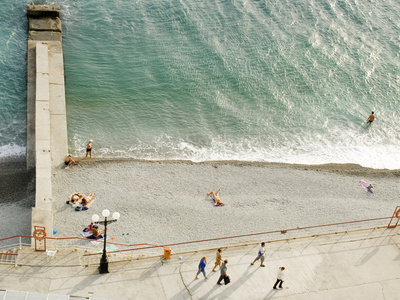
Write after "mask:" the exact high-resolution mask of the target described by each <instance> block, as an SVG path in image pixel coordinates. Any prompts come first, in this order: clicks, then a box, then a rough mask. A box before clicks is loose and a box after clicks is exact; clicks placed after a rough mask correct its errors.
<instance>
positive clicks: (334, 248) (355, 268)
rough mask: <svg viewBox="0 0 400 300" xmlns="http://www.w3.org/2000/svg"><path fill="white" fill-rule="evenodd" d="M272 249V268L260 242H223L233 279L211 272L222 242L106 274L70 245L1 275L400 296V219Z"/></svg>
mask: <svg viewBox="0 0 400 300" xmlns="http://www.w3.org/2000/svg"><path fill="white" fill-rule="evenodd" d="M215 246H216V247H218V245H215ZM266 249H267V254H266V260H265V265H266V267H265V268H261V267H259V262H256V264H255V265H254V266H251V265H250V262H252V261H253V259H254V258H255V256H256V255H257V251H258V245H250V246H238V247H231V248H227V249H223V253H222V256H223V258H224V259H228V260H229V263H228V272H227V273H228V275H229V276H230V277H231V283H230V284H229V285H227V286H218V285H216V281H217V280H218V277H219V272H216V273H213V272H211V270H212V268H213V265H214V261H215V249H213V250H206V251H201V252H187V253H182V254H176V253H174V252H173V249H172V256H171V258H170V259H168V260H165V259H163V258H162V257H153V258H141V259H138V260H133V261H127V262H119V263H110V265H109V271H110V273H109V274H99V273H98V269H97V265H96V266H90V267H84V266H81V265H79V259H78V254H79V255H81V254H82V252H77V251H73V250H69V251H68V250H62V251H60V252H58V253H57V254H56V256H55V257H54V258H50V257H47V256H46V254H45V253H40V252H32V251H30V252H29V251H27V252H25V251H24V252H22V253H21V257H18V261H17V264H18V265H20V266H18V267H14V266H4V265H3V266H0V282H1V288H2V289H9V290H24V291H34V292H38V293H52V294H67V295H74V296H80V297H87V296H88V295H89V294H90V293H93V294H94V297H104V298H110V299H174V300H179V299H296V300H297V299H300V300H303V299H304V300H305V299H307V300H308V299H332V300H333V299H335V300H336V299H363V300H369V299H371V300H384V299H385V300H394V299H399V296H398V295H399V294H400V250H399V249H400V230H399V227H397V228H394V229H387V228H380V229H369V230H360V231H354V232H348V233H338V234H329V235H321V236H314V237H307V238H299V239H291V240H283V241H277V242H270V243H267V245H266ZM161 251H162V250H161V249H160V252H161ZM203 256H206V257H207V260H208V265H207V267H206V272H207V276H208V279H207V280H205V279H204V278H203V276H202V274H200V275H199V279H197V280H195V279H194V277H195V275H196V272H197V267H198V264H199V261H200V258H201V257H203ZM98 259H100V256H99V257H98ZM280 266H285V267H286V270H285V282H284V284H283V286H284V287H286V288H285V289H282V290H274V289H272V286H273V284H274V283H275V280H276V275H277V271H278V267H280Z"/></svg>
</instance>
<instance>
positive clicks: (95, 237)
mask: <svg viewBox="0 0 400 300" xmlns="http://www.w3.org/2000/svg"><path fill="white" fill-rule="evenodd" d="M103 233H104V230H99V226H98V225H93V229H92V235H89V236H88V237H87V238H88V239H92V240H98V239H102V238H103Z"/></svg>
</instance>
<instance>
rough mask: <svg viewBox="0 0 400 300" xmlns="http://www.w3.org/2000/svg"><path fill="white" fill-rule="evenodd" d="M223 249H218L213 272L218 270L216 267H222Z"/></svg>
mask: <svg viewBox="0 0 400 300" xmlns="http://www.w3.org/2000/svg"><path fill="white" fill-rule="evenodd" d="M221 252H222V250H221V249H218V250H217V257H216V258H215V265H214V268H213V269H212V272H217V271H215V268H216V267H220V268H221V262H222V254H221Z"/></svg>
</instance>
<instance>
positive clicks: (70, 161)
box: [64, 154, 78, 167]
mask: <svg viewBox="0 0 400 300" xmlns="http://www.w3.org/2000/svg"><path fill="white" fill-rule="evenodd" d="M64 164H65V165H66V166H67V167H69V166H70V165H72V164H74V165H77V164H78V163H77V162H76V161H74V160H73V158H72V156H71V154H68V156H66V157H65V160H64Z"/></svg>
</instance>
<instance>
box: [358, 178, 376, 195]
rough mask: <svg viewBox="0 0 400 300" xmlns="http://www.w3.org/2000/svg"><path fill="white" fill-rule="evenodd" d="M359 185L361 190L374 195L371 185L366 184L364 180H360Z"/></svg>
mask: <svg viewBox="0 0 400 300" xmlns="http://www.w3.org/2000/svg"><path fill="white" fill-rule="evenodd" d="M360 183H361V185H362V186H363V188H364V189H365V190H366V191H367V192H370V193H371V194H373V193H374V189H373V187H372V184H371V183H369V182H366V181H365V180H360Z"/></svg>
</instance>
